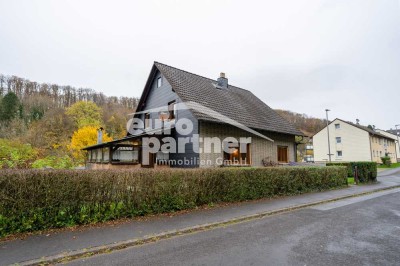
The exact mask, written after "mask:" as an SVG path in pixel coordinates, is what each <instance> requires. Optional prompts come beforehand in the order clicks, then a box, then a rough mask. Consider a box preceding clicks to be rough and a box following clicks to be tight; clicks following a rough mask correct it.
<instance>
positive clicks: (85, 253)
mask: <svg viewBox="0 0 400 266" xmlns="http://www.w3.org/2000/svg"><path fill="white" fill-rule="evenodd" d="M395 188H400V185H395V186H390V187H386V188H380V189H375V190H371V191H367V192H362V193H358V194H352V195H346V196H342V197H338V198H332V199H326V200H321V201H315V202H311V203H306V204H300V205H295V206H292V207H286V208H282V209H277V210H272V211H266V212H261V213H256V214H251V215H246V216H240V217H236V218H232V219H228V220H222V221H218V222H214V223H207V224H202V225H195V226H191V227H186V228H182V229H179V230H171V231H166V232H163V233H159V234H155V235H148V236H144V237H142V238H135V239H130V240H126V241H121V242H117V243H113V244H108V245H102V246H96V247H92V248H85V249H80V250H75V251H71V252H64V253H60V254H57V255H53V256H46V257H41V258H39V259H34V260H28V261H24V262H20V263H14V264H12V265H24V266H28V265H29V266H30V265H49V264H55V263H65V262H69V261H72V260H76V259H82V258H88V257H91V256H94V255H99V254H107V253H110V252H112V251H117V250H122V249H126V248H129V247H135V246H140V245H143V244H148V243H154V242H157V241H159V240H164V239H169V238H172V237H175V236H181V235H187V234H191V233H198V232H202V231H206V230H212V229H216V228H220V227H224V226H226V225H231V224H238V223H242V222H247V221H251V220H255V219H261V218H264V217H267V216H272V215H276V214H281V213H286V212H290V211H294V210H299V209H304V208H308V207H311V206H315V205H320V204H324V203H329V202H334V201H338V200H343V199H348V198H354V197H360V196H365V195H369V194H373V193H376V192H381V191H386V190H392V189H395Z"/></svg>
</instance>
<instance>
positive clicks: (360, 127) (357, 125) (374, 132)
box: [314, 118, 394, 140]
mask: <svg viewBox="0 0 400 266" xmlns="http://www.w3.org/2000/svg"><path fill="white" fill-rule="evenodd" d="M337 120H339V121H341V122H343V123H346V124H349V125H351V126H353V127H356V128H359V129H361V130H364V131H367V132H368V133H369V134H371V135H374V136H378V137H381V138H385V139H391V140H393V139H394V138H391V137H388V136H385V135H383V134H381V133H379V132H378V131H375V130H373V129H371V128H369V127H366V126H363V125H359V124H354V123H352V122H349V121H345V120H342V119H340V118H335V119H334V120H332V121H331V122H330V123H329V125H330V124H332V123H333V122H335V121H337ZM325 128H326V127H324V128H323V129H325ZM323 129H321V130H320V131H318V132H317V133H316V134H314V136H315V135H317V134H318V133H319V132H321V131H322V130H323Z"/></svg>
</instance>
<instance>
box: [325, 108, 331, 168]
mask: <svg viewBox="0 0 400 266" xmlns="http://www.w3.org/2000/svg"><path fill="white" fill-rule="evenodd" d="M329 111H330V110H329V109H325V112H326V129H327V130H328V156H329V162H331V141H330V139H329V120H328V112H329Z"/></svg>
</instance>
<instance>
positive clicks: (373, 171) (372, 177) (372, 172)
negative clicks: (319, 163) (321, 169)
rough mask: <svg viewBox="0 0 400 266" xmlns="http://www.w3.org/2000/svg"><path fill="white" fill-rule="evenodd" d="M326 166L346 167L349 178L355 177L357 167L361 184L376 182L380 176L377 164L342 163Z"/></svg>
mask: <svg viewBox="0 0 400 266" xmlns="http://www.w3.org/2000/svg"><path fill="white" fill-rule="evenodd" d="M326 166H346V167H347V176H348V177H352V176H354V169H355V167H356V166H357V171H358V180H359V181H360V182H361V183H367V182H376V177H377V175H378V170H377V165H376V163H375V162H343V163H342V162H340V163H336V162H335V163H327V164H326Z"/></svg>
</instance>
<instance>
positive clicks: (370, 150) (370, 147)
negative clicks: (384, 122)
mask: <svg viewBox="0 0 400 266" xmlns="http://www.w3.org/2000/svg"><path fill="white" fill-rule="evenodd" d="M372 136H373V135H372ZM368 138H369V154H370V156H371V162H373V161H374V159H373V156H372V142H371V139H372V137H371V135H370V134H368Z"/></svg>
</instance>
